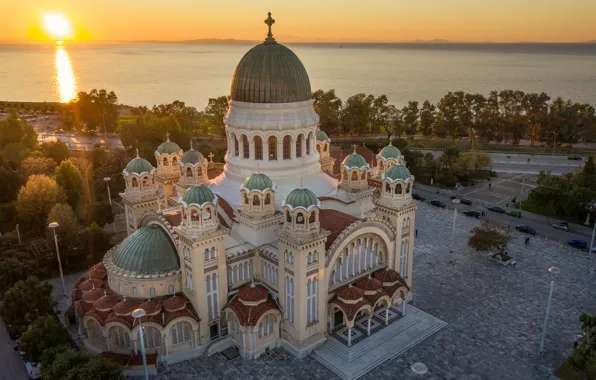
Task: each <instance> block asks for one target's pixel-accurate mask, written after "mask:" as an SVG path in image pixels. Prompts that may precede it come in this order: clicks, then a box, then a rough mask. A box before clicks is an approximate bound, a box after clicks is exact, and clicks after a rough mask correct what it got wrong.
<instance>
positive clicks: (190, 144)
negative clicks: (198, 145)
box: [190, 139, 194, 150]
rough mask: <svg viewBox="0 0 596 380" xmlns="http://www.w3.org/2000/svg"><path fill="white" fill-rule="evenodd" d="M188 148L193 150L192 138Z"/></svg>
mask: <svg viewBox="0 0 596 380" xmlns="http://www.w3.org/2000/svg"><path fill="white" fill-rule="evenodd" d="M190 150H194V149H193V148H192V139H190Z"/></svg>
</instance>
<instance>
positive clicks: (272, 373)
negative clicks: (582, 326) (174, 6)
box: [155, 204, 596, 380]
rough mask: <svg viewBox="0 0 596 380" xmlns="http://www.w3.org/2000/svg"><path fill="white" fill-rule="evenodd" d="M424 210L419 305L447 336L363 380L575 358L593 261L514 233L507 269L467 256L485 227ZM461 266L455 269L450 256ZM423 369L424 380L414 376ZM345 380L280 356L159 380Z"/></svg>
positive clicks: (528, 369)
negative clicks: (474, 235) (471, 240)
mask: <svg viewBox="0 0 596 380" xmlns="http://www.w3.org/2000/svg"><path fill="white" fill-rule="evenodd" d="M452 220H453V213H452V212H449V211H439V210H438V209H437V208H434V207H431V206H428V205H425V204H422V205H420V207H419V209H418V214H417V220H416V222H417V223H416V226H417V228H418V238H417V240H416V243H415V249H414V275H413V277H414V283H413V292H414V305H415V306H416V307H417V308H419V309H421V310H424V311H425V312H427V313H430V314H432V315H434V316H436V317H438V318H440V319H442V320H444V321H445V322H447V323H448V326H447V327H446V328H444V329H443V330H441V331H440V332H438V333H437V334H435V335H433V336H431V337H430V338H428V339H427V340H425V341H424V342H422V343H420V344H419V345H417V346H415V347H414V348H412V349H411V350H409V351H408V352H406V353H405V354H403V355H402V356H399V357H397V358H395V359H393V360H390V361H388V362H385V363H384V364H381V365H380V366H379V367H377V368H376V369H375V370H373V371H372V372H369V373H368V374H366V375H364V376H363V377H362V379H370V380H373V379H374V380H385V379H387V380H389V379H447V380H450V379H470V380H471V379H479V380H480V379H482V380H484V379H499V380H508V379H512V380H514V379H515V380H517V379H524V380H525V379H548V378H549V376H550V375H551V374H552V373H553V372H554V370H555V369H556V367H557V366H558V365H559V364H560V363H561V362H562V361H563V360H565V358H566V357H567V356H568V355H569V354H570V353H571V352H572V347H573V341H574V339H575V334H576V333H577V331H578V329H579V322H578V317H579V315H580V314H581V313H582V312H584V311H585V312H589V313H596V303H595V302H594V300H595V299H596V288H595V287H594V284H595V283H596V262H595V260H596V255H588V254H587V253H585V252H581V251H578V250H575V249H572V248H569V247H567V246H563V247H560V246H559V245H558V244H557V243H556V242H553V241H551V240H548V241H547V240H543V239H536V238H532V239H531V242H530V245H529V246H528V247H526V246H524V244H523V239H524V237H525V235H521V234H518V233H515V232H513V233H514V239H513V241H512V242H511V244H510V249H509V253H510V255H512V256H514V258H515V261H516V262H517V265H516V266H508V267H505V266H502V265H500V264H497V263H495V262H492V261H489V260H487V259H486V258H485V256H484V255H483V254H482V253H477V252H474V251H473V250H471V249H470V248H469V247H468V246H467V240H468V235H469V231H470V230H471V229H472V228H473V227H474V226H476V225H477V224H479V223H480V222H479V221H478V220H476V219H473V218H464V217H461V218H460V217H458V218H457V221H456V229H455V234H454V235H452ZM450 249H453V250H454V251H455V262H454V263H450V262H449V258H448V255H449V253H448V252H449V250H450ZM550 266H557V267H558V268H560V269H561V273H560V275H559V276H558V278H557V280H556V283H555V289H554V293H553V303H552V308H551V314H550V320H549V329H548V334H547V337H546V344H545V353H544V354H543V355H540V354H539V353H538V347H539V341H540V331H541V328H542V322H543V318H544V312H545V308H546V302H547V297H548V291H549V285H550V279H549V277H548V275H547V269H548V268H549V267H550ZM415 362H423V363H424V364H426V365H427V366H428V369H429V372H428V373H427V374H426V375H423V376H419V377H417V375H415V374H414V373H413V372H412V371H411V369H410V366H411V365H412V364H413V363H415ZM198 378H200V379H205V380H207V379H242V380H251V379H275V380H285V379H325V380H336V379H339V378H338V377H337V376H336V375H335V374H333V372H331V371H330V370H328V369H327V368H325V367H324V366H323V365H321V364H320V363H318V362H317V361H316V360H315V359H313V358H312V356H309V357H307V358H305V359H303V360H298V359H295V358H294V357H292V356H291V355H290V354H288V353H287V352H285V351H284V350H283V349H279V350H278V351H277V352H275V353H273V354H272V355H271V356H263V357H262V358H260V359H258V360H254V361H247V360H243V359H241V358H236V359H234V360H232V361H229V362H228V361H226V360H225V359H224V358H223V357H222V356H220V355H214V356H212V357H209V358H207V357H200V358H197V359H193V360H190V361H187V362H183V363H179V364H175V365H170V366H165V365H164V366H162V367H160V369H159V375H157V376H156V377H155V379H163V380H185V379H198Z"/></svg>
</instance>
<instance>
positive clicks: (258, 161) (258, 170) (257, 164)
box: [257, 161, 260, 174]
mask: <svg viewBox="0 0 596 380" xmlns="http://www.w3.org/2000/svg"><path fill="white" fill-rule="evenodd" d="M259 173H260V172H259V161H257V174H259Z"/></svg>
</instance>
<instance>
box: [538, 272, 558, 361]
mask: <svg viewBox="0 0 596 380" xmlns="http://www.w3.org/2000/svg"><path fill="white" fill-rule="evenodd" d="M548 272H549V273H550V276H551V279H550V292H549V293H548V302H547V304H546V314H545V316H544V324H543V325H542V337H540V353H542V352H543V351H544V338H545V337H546V328H547V327H548V314H549V312H550V302H551V300H552V298H553V288H554V286H555V276H556V275H557V274H559V273H560V272H561V270H560V269H559V268H557V267H550V268H548Z"/></svg>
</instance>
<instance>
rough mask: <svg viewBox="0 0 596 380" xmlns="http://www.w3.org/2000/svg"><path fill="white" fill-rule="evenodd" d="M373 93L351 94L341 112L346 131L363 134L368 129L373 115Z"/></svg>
mask: <svg viewBox="0 0 596 380" xmlns="http://www.w3.org/2000/svg"><path fill="white" fill-rule="evenodd" d="M374 100H375V97H374V96H373V95H366V94H356V95H352V96H350V97H349V98H348V99H347V100H346V103H345V106H344V108H343V110H342V114H341V124H342V127H343V130H344V133H345V132H349V133H351V134H357V135H360V134H363V133H366V132H367V130H368V126H369V123H370V121H371V119H372V116H373V112H374V110H373V102H374Z"/></svg>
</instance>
